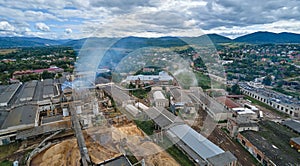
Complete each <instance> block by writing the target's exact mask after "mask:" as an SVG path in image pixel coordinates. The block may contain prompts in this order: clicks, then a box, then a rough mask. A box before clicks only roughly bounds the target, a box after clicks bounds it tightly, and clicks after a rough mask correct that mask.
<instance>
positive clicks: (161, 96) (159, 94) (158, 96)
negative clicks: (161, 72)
mask: <svg viewBox="0 0 300 166" xmlns="http://www.w3.org/2000/svg"><path fill="white" fill-rule="evenodd" d="M153 98H154V100H159V99H166V98H165V96H164V94H163V93H162V92H161V91H156V92H154V93H153Z"/></svg>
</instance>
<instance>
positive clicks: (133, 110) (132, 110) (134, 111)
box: [125, 104, 141, 118]
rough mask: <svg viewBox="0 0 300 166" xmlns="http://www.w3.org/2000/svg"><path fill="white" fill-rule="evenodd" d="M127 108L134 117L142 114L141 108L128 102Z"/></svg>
mask: <svg viewBox="0 0 300 166" xmlns="http://www.w3.org/2000/svg"><path fill="white" fill-rule="evenodd" d="M125 110H126V111H127V112H128V113H129V114H130V115H131V116H132V117H134V118H136V117H138V116H139V115H141V111H140V110H139V109H137V108H136V107H135V106H133V105H131V104H128V105H127V106H126V107H125Z"/></svg>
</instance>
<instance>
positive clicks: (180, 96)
mask: <svg viewBox="0 0 300 166" xmlns="http://www.w3.org/2000/svg"><path fill="white" fill-rule="evenodd" d="M170 92H171V94H172V96H173V97H174V99H175V100H176V101H177V102H184V103H188V102H192V100H191V98H190V97H189V96H188V95H187V94H186V93H185V92H183V91H182V90H180V89H178V88H172V89H170Z"/></svg>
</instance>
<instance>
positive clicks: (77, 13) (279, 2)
mask: <svg viewBox="0 0 300 166" xmlns="http://www.w3.org/2000/svg"><path fill="white" fill-rule="evenodd" d="M299 8H300V1H298V0H266V1H264V0H207V1H204V0H203V1H202V0H70V1H68V2H67V1H63V0H0V35H1V36H37V37H43V38H52V39H65V38H83V37H91V36H95V37H123V36H144V37H159V36H199V35H202V34H203V33H218V34H221V35H224V36H227V37H230V38H234V37H237V36H240V35H244V34H247V33H252V32H255V31H271V32H294V33H300V9H299Z"/></svg>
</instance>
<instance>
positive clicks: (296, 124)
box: [281, 120, 300, 134]
mask: <svg viewBox="0 0 300 166" xmlns="http://www.w3.org/2000/svg"><path fill="white" fill-rule="evenodd" d="M281 124H282V125H284V126H286V127H288V128H289V129H291V130H293V131H294V132H295V133H298V134H300V121H298V120H286V121H284V122H282V123H281Z"/></svg>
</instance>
